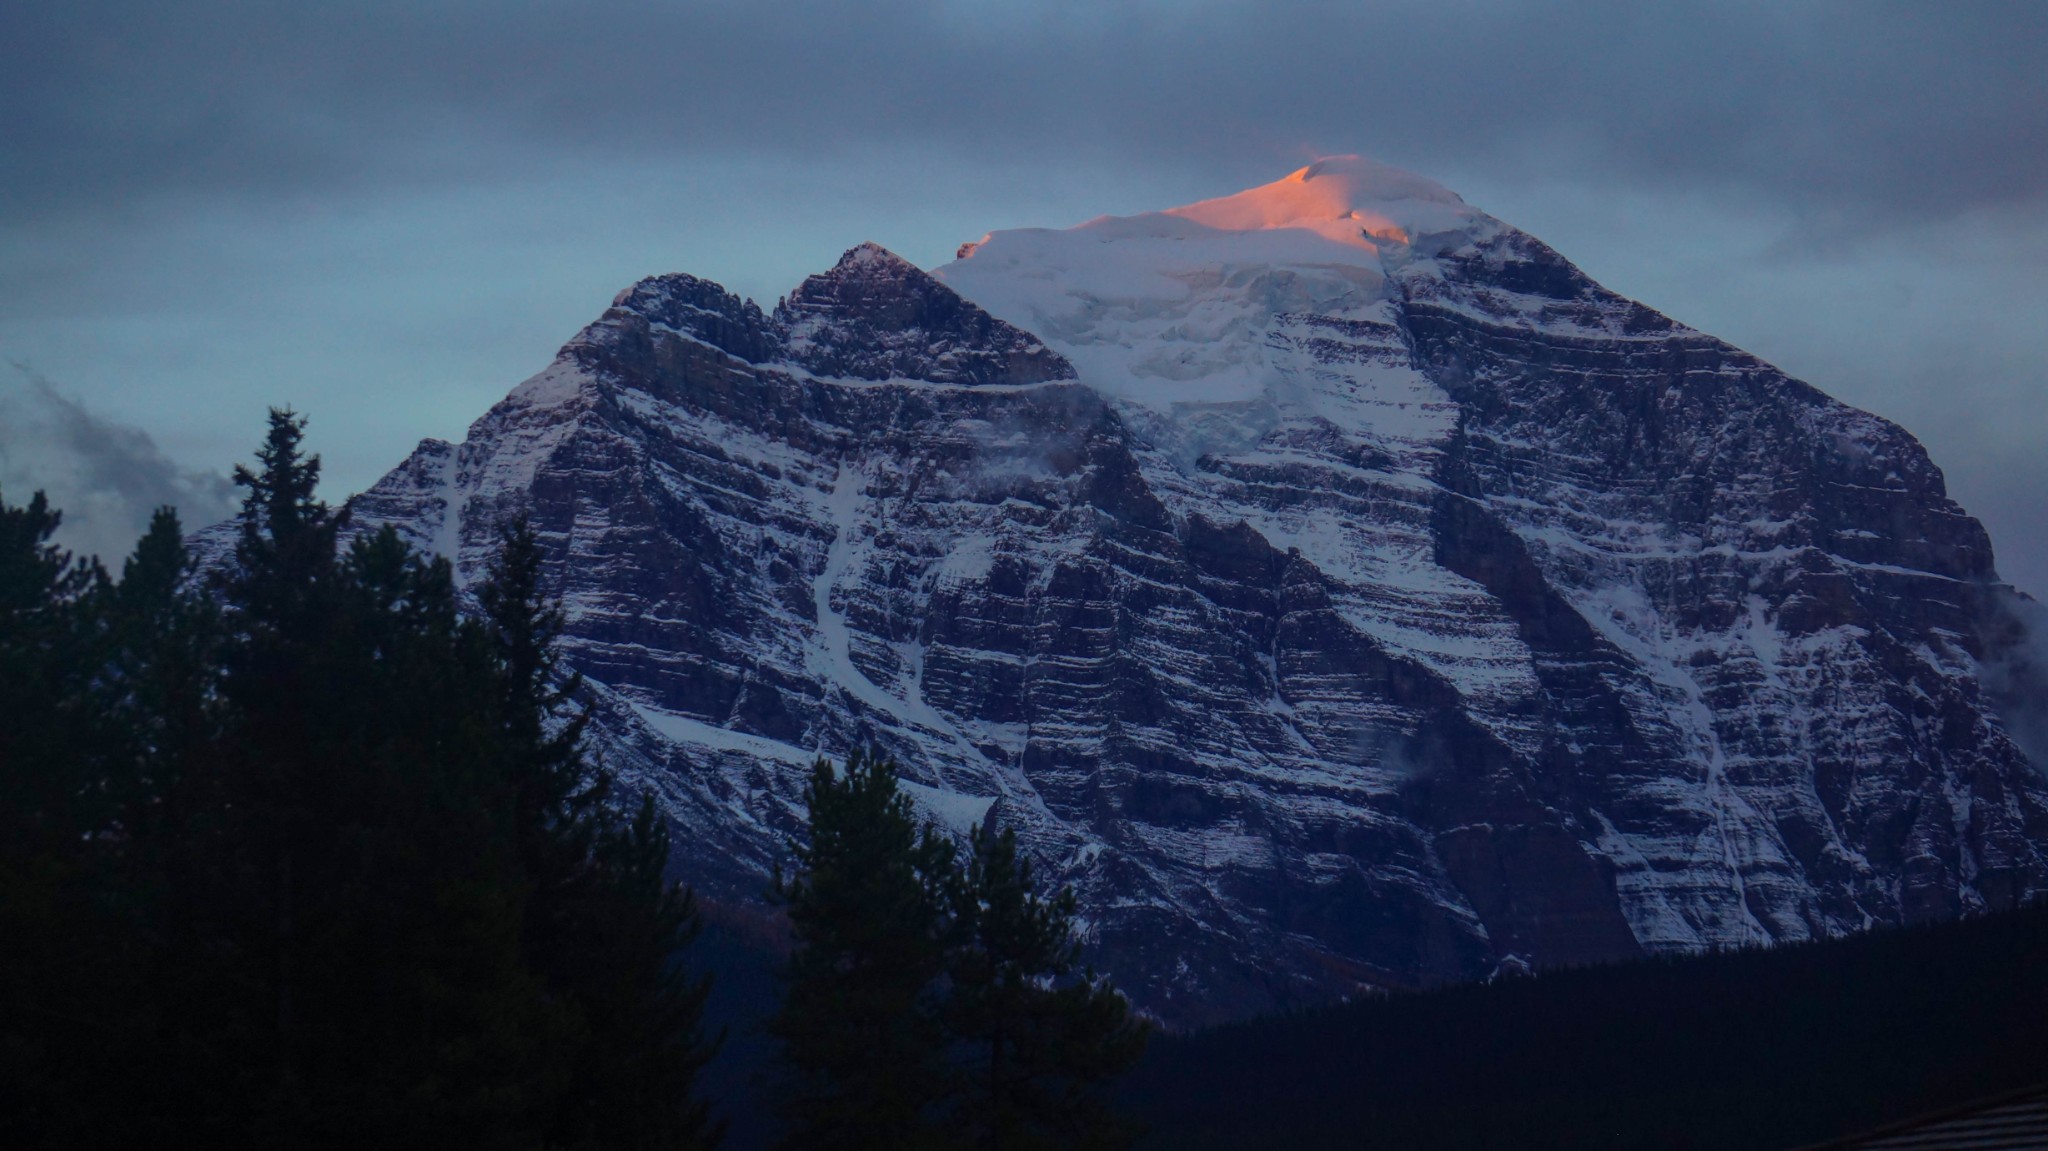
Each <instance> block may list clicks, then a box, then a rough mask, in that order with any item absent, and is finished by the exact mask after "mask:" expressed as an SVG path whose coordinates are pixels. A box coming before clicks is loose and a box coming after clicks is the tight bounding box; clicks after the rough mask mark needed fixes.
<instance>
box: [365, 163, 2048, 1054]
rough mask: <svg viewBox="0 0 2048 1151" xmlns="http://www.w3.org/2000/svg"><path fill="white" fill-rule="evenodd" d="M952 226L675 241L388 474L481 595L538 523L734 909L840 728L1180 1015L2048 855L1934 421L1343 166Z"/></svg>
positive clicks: (1330, 991) (1878, 904)
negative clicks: (926, 251) (634, 280)
mask: <svg viewBox="0 0 2048 1151" xmlns="http://www.w3.org/2000/svg"><path fill="white" fill-rule="evenodd" d="M1395 175H1399V174H1395ZM1404 180H1405V181H1406V182H1403V181H1404ZM1318 181H1325V182H1326V183H1318ZM1248 198H1249V199H1248ZM963 251H965V252H966V253H967V254H966V255H964V256H963V258H962V259H961V260H960V261H958V262H956V263H955V264H952V265H949V266H948V267H947V268H944V269H941V270H940V271H939V272H938V273H936V274H927V273H925V272H923V271H920V270H918V269H916V268H914V267H912V266H910V265H909V264H906V263H904V262H903V261H901V260H899V259H897V258H896V257H894V256H891V255H889V254H888V253H886V252H884V251H882V250H881V249H878V248H875V247H873V246H871V245H864V246H862V247H860V248H856V249H854V250H853V251H852V252H849V253H848V254H847V256H846V258H845V259H844V260H842V261H841V262H840V264H839V265H838V266H837V267H836V268H834V269H833V270H832V271H830V272H827V273H825V274H823V275H821V276H816V277H813V278H812V279H811V280H809V281H807V282H806V283H805V284H804V285H803V286H802V287H801V288H799V289H798V290H797V291H796V292H795V293H794V294H793V295H792V296H791V297H790V298H789V300H788V301H786V302H785V303H784V305H783V306H781V307H780V308H778V309H777V310H776V311H775V312H774V313H773V314H767V313H764V312H762V311H761V310H760V309H758V308H756V307H755V306H754V305H753V304H751V303H749V302H743V301H741V300H739V299H737V298H735V297H733V296H731V295H730V294H728V293H726V292H725V291H724V290H723V289H721V288H719V287H717V286H716V285H713V284H709V283H706V282H704V281H701V280H697V279H694V278H692V277H688V276H664V277H658V278H655V279H650V280H646V281H643V282H641V283H640V284H637V285H635V286H634V287H633V288H631V289H629V290H627V291H626V292H624V293H622V294H621V295H620V296H619V298H618V299H617V300H616V301H615V302H614V305H613V307H612V308H611V309H610V310H609V311H607V312H606V313H605V314H604V315H603V316H602V317H601V318H600V319H599V320H598V321H597V322H595V323H594V324H592V325H591V326H590V327H588V328H586V329H585V330H584V331H583V332H582V333H580V334H579V335H577V336H576V338H575V339H573V340H571V341H570V343H569V344H568V345H567V346H566V347H564V348H563V350H562V352H561V353H560V355H559V356H558V357H557V358H556V360H555V362H554V364H553V365H551V366H550V367H549V368H548V369H546V370H545V371H543V372H542V373H541V374H539V375H538V376H535V377H534V378H533V379H531V380H529V381H527V382H526V383H524V384H522V385H520V386H519V387H518V388H517V389H515V390H514V391H513V392H512V394H511V395H510V396H508V397H507V398H506V399H505V400H504V401H503V402H502V403H500V404H499V405H497V406H496V407H495V408H493V409H492V410H491V411H490V412H489V413H488V414H486V415H485V416H484V417H483V418H482V419H480V420H478V421H477V423H476V424H475V425H474V426H473V427H472V428H471V430H470V434H469V438H468V439H467V440H466V441H465V442H464V443H463V444H461V445H459V446H457V445H449V444H446V443H441V442H438V441H428V442H426V443H424V444H422V445H421V446H420V448H419V450H418V451H417V452H416V453H415V454H414V455H413V457H412V458H411V459H409V460H408V461H406V462H405V463H404V464H403V465H401V466H400V467H399V468H398V469H396V470H394V471H393V472H392V473H391V474H390V475H389V476H387V477H386V478H385V479H384V480H383V481H382V482H380V483H379V484H378V485H377V486H376V487H374V488H373V489H371V490H370V491H369V492H367V493H365V494H363V495H362V496H360V497H358V498H357V500H356V501H355V503H354V508H355V515H356V517H357V522H358V523H359V524H364V525H376V524H381V523H392V524H395V525H397V526H398V527H399V528H400V529H401V530H402V531H403V532H405V533H406V534H407V535H408V536H409V537H410V538H412V539H413V540H414V541H416V542H417V543H419V544H421V545H422V546H425V547H428V548H431V549H433V550H436V551H439V552H441V553H442V554H445V555H448V556H450V557H451V558H453V559H455V560H456V561H457V564H458V569H459V571H460V572H461V573H462V575H463V576H464V578H467V579H474V578H475V577H476V576H477V574H478V573H479V572H480V571H481V568H482V565H483V564H484V563H485V562H486V561H487V559H488V552H489V548H490V546H491V542H492V539H493V525H494V524H495V523H496V522H497V520H498V519H499V518H500V517H502V516H504V515H507V514H510V513H512V512H515V511H519V510H525V511H528V512H529V513H530V514H531V515H532V517H533V518H534V520H535V522H536V524H537V526H538V527H539V528H540V530H541V531H542V533H543V534H544V538H545V539H546V541H547V542H548V545H549V547H550V549H551V552H552V555H553V557H554V563H555V576H556V578H557V579H558V580H559V586H560V589H561V591H562V593H563V595H564V598H565V601H566V604H567V607H568V609H569V613H570V634H569V637H568V641H567V654H568V657H569V660H570V662H571V663H572V664H573V666H574V667H575V668H576V669H577V670H579V671H580V672H582V673H583V674H584V675H585V676H586V677H587V678H588V680H589V682H590V684H591V689H592V692H593V694H594V697H595V699H596V705H597V709H598V719H597V722H596V725H595V728H594V730H595V732H596V738H597V740H598V741H599V742H600V744H601V745H602V747H603V750H604V753H605V756H606V758H607V760H608V762H610V763H611V764H612V765H613V766H614V767H616V768H617V769H619V770H620V771H621V773H622V774H623V776H624V777H625V778H626V779H627V780H628V781H629V782H630V783H631V784H632V785H633V786H635V787H639V788H643V789H646V790H648V791H651V792H652V793H654V794H655V795H656V796H657V797H658V798H659V799H660V801H661V803H662V804H663V806H664V809H665V810H666V811H667V812H668V814H669V816H670V818H671V819H672V820H673V821H674V822H675V824H676V827H677V836H676V839H677V844H678V866H679V868H680V871H681V874H682V875H683V876H684V877H685V878H688V879H689V880H691V881H692V882H694V883H696V884H697V885H698V886H699V888H700V889H701V890H703V891H705V892H706V894H708V895H711V896H713V897H715V898H719V899H723V900H741V901H743V900H751V899H755V898H757V897H758V895H759V893H760V891H761V890H762V887H763V885H764V883H765V877H766V876H767V874H768V871H769V869H770V868H771V867H772V865H773V863H774V861H775V860H776V859H777V858H778V856H779V854H780V853H781V851H782V846H781V845H782V843H783V842H784V841H785V839H786V837H787V836H788V835H789V834H790V833H791V832H792V831H793V830H795V828H796V827H797V825H798V822H799V820H800V818H801V810H802V809H801V804H800V800H799V788H800V783H801V776H802V773H803V771H804V769H805V767H806V765H807V764H808V762H809V761H810V759H811V758H812V756H813V755H814V754H816V753H820V752H822V753H824V754H827V755H831V756H834V757H837V756H840V755H843V754H844V753H845V752H846V751H847V750H848V749H850V748H851V747H853V746H855V745H857V744H873V745H879V746H881V747H883V748H885V749H887V750H889V751H892V752H893V753H895V754H896V755H897V756H898V758H899V759H900V760H901V762H902V763H903V764H904V766H905V770H906V775H907V779H908V780H909V784H908V789H909V790H910V792H911V794H912V796H913V798H914V799H915V800H916V801H917V803H918V804H919V805H920V806H921V807H922V808H923V809H924V810H925V811H926V813H927V814H928V815H929V816H930V818H932V819H933V820H934V821H936V822H938V823H940V824H941V825H943V826H945V827H948V828H951V829H954V830H964V829H965V828H968V827H970V826H972V825H974V824H976V823H978V822H981V821H984V820H990V819H994V820H998V821H1001V822H1003V823H1005V824H1007V825H1011V826H1015V827H1017V828H1018V829H1019V830H1020V832H1021V833H1022V834H1023V836H1024V838H1025V840H1026V842H1027V843H1028V845H1029V847H1030V849H1031V850H1032V851H1033V852H1034V853H1035V854H1036V855H1037V857H1038V858H1039V859H1040V861H1041V863H1042V866H1043V867H1044V868H1045V869H1046V871H1047V872H1048V874H1049V875H1051V876H1053V877H1056V878H1057V879H1058V880H1059V881H1061V882H1065V883H1070V884H1072V885H1073V886H1074V887H1075V889H1076V891H1077V892H1078V894H1079V895H1080V899H1081V908H1082V915H1083V919H1084V922H1085V929H1086V932H1087V938H1088V941H1089V944H1090V946H1091V948H1092V949H1093V953H1094V957H1095V959H1096V962H1097V963H1098V964H1099V965H1100V966H1102V967H1104V968H1106V969H1107V970H1109V971H1111V972H1112V973H1114V974H1115V975H1116V977H1117V979H1118V981H1119V982H1120V984H1121V985H1123V986H1124V987H1125V988H1126V989H1127V990H1129V991H1130V992H1131V993H1132V994H1133V996H1134V997H1135V998H1136V999H1137V1000H1138V1002H1139V1003H1141V1004H1142V1005H1143V1006H1144V1007H1146V1008H1148V1009H1150V1010H1152V1011H1154V1012H1156V1013H1158V1014H1159V1015H1161V1016H1162V1017H1163V1018H1165V1019H1167V1020H1168V1021H1170V1022H1174V1023H1196V1022H1202V1021H1209V1020H1216V1019H1222V1018H1228V1017H1235V1016H1240V1015H1244V1014H1247V1013H1250V1012H1254V1011H1260V1010H1266V1009H1271V1008H1274V1007H1278V1006H1284V1005H1289V1004H1298V1003H1304V1002H1310V1001H1315V1000H1319V999H1327V998H1331V997H1335V996H1340V995H1344V994H1348V993H1352V992H1355V991H1357V990H1358V989H1360V988H1361V987H1367V986H1414V985H1421V984H1429V983H1436V982H1443V981H1452V980H1464V979H1474V978H1482V977H1485V976H1487V975H1489V974H1491V973H1493V972H1494V971H1496V970H1499V969H1501V968H1502V967H1508V968H1519V967H1525V966H1532V965H1533V966H1542V965H1546V964H1563V963H1577V962H1586V961H1593V960H1601V959H1608V958H1615V957H1621V956H1627V955H1632V954H1637V953H1639V952H1644V951H1649V952H1669V951H1685V950H1695V949H1700V948H1705V947H1713V946H1723V945H1731V944H1740V943H1746V942H1756V941H1767V940H1786V939H1803V938H1809V937H1814V936H1826V935H1835V934H1841V933H1845V932H1849V931H1854V930H1857V929H1860V928H1863V927H1866V926H1869V925H1872V924H1876V923H1895V922H1901V921H1907V920H1915V919H1924V918H1932V917H1941V916H1951V915H1956V914H1964V913H1969V912H1973V911H1979V910H1983V909H1987V908H1996V907H2004V906H2009V905H2012V904H2013V903H2015V902H2017V901H2019V900H2021V899H2022V898H2024V897H2026V896H2027V895H2029V894H2030V893H2035V892H2040V891H2042V890H2044V889H2048V856H2044V847H2048V783H2044V780H2043V777H2042V776H2041V775H2040V774H2039V773H2038V772H2037V771H2036V769H2035V767H2034V766H2032V765H2031V764H2030V763H2029V762H2028V760H2027V759H2026V757H2025V756H2024V755H2023V754H2022V752H2021V751H2020V750H2019V749H2018V748H2017V747H2016V746H2015V744H2014V743H2013V741H2012V740H2011V739H2010V738H2009V737H2008V736H2007V734H2006V723H2005V720H2004V719H2003V718H2002V714H2011V713H2012V712H2013V709H2015V708H2019V707H2023V706H2026V705H2027V703H2028V701H2029V700H2033V701H2038V700H2039V699H2040V698H2041V693H2040V692H2039V690H2038V688H2037V687H2036V686H2034V684H2033V682H2032V681H2031V680H2029V679H2028V677H2027V675H2026V674H2022V673H2014V672H2011V670H2010V669H2011V667H2012V666H2015V665H2014V664H2013V661H2011V660H2009V659H2008V658H2007V657H2008V656H2009V655H2010V654H2011V652H2012V651H2014V650H2016V646H2017V645H2018V644H2019V643H2021V642H2022V640H2023V635H2022V633H2021V631H2020V626H2019V624H2018V623H2017V622H2016V621H2017V617H2016V616H2015V615H2014V612H2015V611H2016V610H2023V609H2025V608H2026V606H2027V605H2025V604H2017V605H2016V601H2014V599H2013V597H2012V593H2011V592H2010V591H2009V589H2006V588H2004V587H2003V585H2001V584H1999V583H1998V582H1997V578H1996V576H1995V574H1994V572H1993V569H1992V559H1991V549H1990V545H1989V542H1988V540H1987V539H1986V537H1985V535H1984V532H1983V530H1982V529H1981V528H1980V527H1979V526H1978V525H1977V523H1976V522H1975V521H1974V520H1972V519H1970V518H1969V517H1968V516H1966V515H1965V514H1964V513H1963V512H1962V511H1961V510H1960V509H1959V508H1957V507H1956V506H1955V504H1953V503H1952V502H1951V501H1950V500H1949V499H1948V498H1947V496H1946V495H1945V493H1944V491H1943V488H1942V480H1941V476H1940V473H1939V472H1938V471H1937V470H1936V469H1935V468H1934V466H1933V465H1932V464H1931V463H1930V462H1929V461H1928V459H1927V457H1926V454H1925V452H1924V451H1923V450H1922V449H1921V448H1920V446H1919V445H1918V444H1917V443H1916V442H1915V441H1914V440H1913V439H1912V438H1911V437H1910V436H1908V435H1907V434H1906V433H1905V432H1903V431H1902V430H1900V429H1898V428H1897V427H1894V426H1892V425H1890V424H1888V423H1886V422H1884V421H1882V420H1880V419H1877V418H1876V417H1873V416H1870V415H1867V414H1865V413H1862V412H1859V411H1855V410H1853V409H1850V408H1848V407H1845V406H1843V405H1841V404H1839V403H1836V402H1835V401H1833V400H1830V399H1829V398H1827V397H1826V396H1824V395H1822V394H1821V393H1820V392H1818V391H1816V390H1814V389H1813V388H1811V387H1808V386H1806V385H1804V384H1802V383H1799V382H1797V381H1795V380H1791V379H1789V378H1787V377H1786V376H1784V375H1783V374H1782V373H1780V372H1778V371H1776V370H1775V369H1773V368H1771V367H1770V366H1769V365H1767V364H1764V363H1762V362H1760V361H1758V360H1756V359H1755V358H1754V357H1751V356H1748V355H1746V354H1744V353H1742V352H1740V351H1738V350H1736V349H1734V348H1731V347H1729V346H1727V345H1726V344H1723V343H1721V342H1719V341H1717V340H1714V339H1712V338H1711V337H1708V336H1705V335H1703V334H1701V333H1698V332H1695V331H1692V330H1690V329H1687V328H1685V327H1683V326H1681V325H1679V324H1676V323H1674V322H1672V321H1671V320H1669V319H1666V318H1665V317H1663V316H1660V315H1658V314H1656V313H1655V312H1652V311H1650V310H1649V309H1646V308H1644V307H1642V306H1640V305H1637V304H1633V303H1631V302H1629V301H1627V300H1623V299H1620V298H1619V297H1616V296H1614V295H1613V294H1611V293H1608V292H1606V291H1605V290H1603V289H1601V288H1599V287H1598V286H1597V285H1594V284H1593V283H1591V282H1590V281H1588V280H1587V279H1586V278H1585V277H1584V276H1583V275H1582V274H1581V273H1579V272H1578V270H1577V269H1575V268H1574V267H1572V266H1571V265H1570V264H1569V263H1567V262H1566V261H1565V260H1564V259H1562V258H1561V257H1559V256H1558V255H1557V254H1556V253H1554V252H1552V251H1550V250H1549V249H1548V248H1546V247H1544V246H1543V245H1542V244H1540V243H1539V242H1537V241H1535V240H1534V239H1532V238H1530V237H1528V236H1527V235H1524V234H1522V233H1520V232H1517V231H1515V230H1514V229H1512V228H1509V227H1507V226H1506V225H1504V224H1501V223H1500V222H1498V221H1495V220H1492V219H1491V218H1490V217H1486V216H1484V215H1483V214H1481V213H1478V212H1476V211H1474V210H1473V209H1471V208H1469V207H1466V206H1465V205H1463V203H1462V202H1461V201H1458V200H1457V198H1456V197H1455V196H1452V195H1450V194H1449V193H1448V192H1444V191H1443V190H1442V189H1440V188H1437V187H1436V186H1435V185H1431V184H1428V182H1427V181H1420V180H1417V179H1416V178H1414V177H1402V178H1401V179H1395V178H1394V176H1390V175H1388V174H1387V171H1386V170H1384V169H1378V168H1376V167H1374V166H1371V165H1368V164H1365V163H1364V162H1359V161H1351V162H1348V163H1335V162H1332V163H1330V164H1326V165H1318V166H1317V167H1315V168H1311V169H1305V170H1304V171H1303V172H1301V173H1296V174H1295V175H1294V176H1292V177H1289V179H1288V180H1286V181H1281V182H1279V183H1278V184H1275V185H1269V186H1268V187H1267V188H1264V189H1254V190H1252V191H1251V192H1247V193H1243V194H1242V195H1241V196H1239V197H1231V198H1228V199H1226V200H1221V201H1210V202H1207V203H1206V204H1203V205H1194V206H1192V207H1190V208H1187V209H1179V210H1176V212H1175V213H1161V214H1153V215H1149V216H1140V217H1130V218H1127V219H1122V220H1101V221H1095V222H1093V223H1091V224H1088V225H1084V226H1083V227H1081V228H1077V229H1071V230H1068V231H1064V232H1053V231H1043V230H1038V231H1028V232H1016V233H998V234H996V235H994V236H991V237H989V238H988V239H986V240H984V241H983V242H981V243H980V244H978V245H971V246H969V248H967V249H964V250H963ZM970 300H973V301H975V302H974V303H970V302H969V301H970ZM2023 671H2024V669H2022V672H2023ZM1994 672H1995V673H1996V674H1993V673H1994ZM1992 681H1995V682H1996V685H1997V687H1998V691H1997V692H1992V691H1990V690H1989V688H1987V686H1986V685H1987V683H1991V682H1992Z"/></svg>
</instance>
